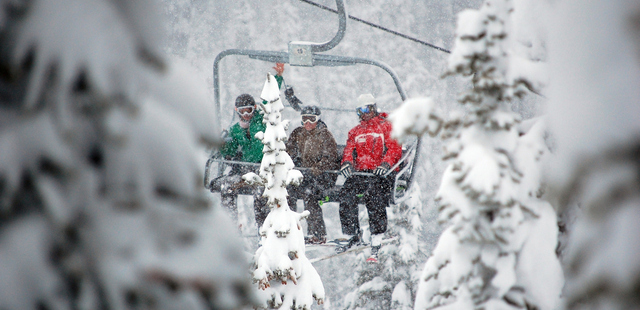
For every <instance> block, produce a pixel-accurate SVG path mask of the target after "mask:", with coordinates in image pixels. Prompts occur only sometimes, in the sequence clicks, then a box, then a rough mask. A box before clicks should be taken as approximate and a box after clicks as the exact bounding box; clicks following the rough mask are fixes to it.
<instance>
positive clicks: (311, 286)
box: [243, 73, 325, 310]
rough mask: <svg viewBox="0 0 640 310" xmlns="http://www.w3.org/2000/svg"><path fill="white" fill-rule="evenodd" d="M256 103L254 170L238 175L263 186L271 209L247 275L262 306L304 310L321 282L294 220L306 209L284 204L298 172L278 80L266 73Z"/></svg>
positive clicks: (320, 298)
mask: <svg viewBox="0 0 640 310" xmlns="http://www.w3.org/2000/svg"><path fill="white" fill-rule="evenodd" d="M260 98H261V99H262V100H264V101H265V102H266V103H263V104H259V107H260V110H261V113H263V114H264V121H265V122H266V125H267V128H266V129H265V132H264V133H262V132H259V133H257V134H256V137H258V139H260V140H261V141H262V143H263V144H264V148H263V151H262V152H263V154H264V157H263V158H262V163H261V165H260V175H256V174H255V173H253V172H251V173H248V174H246V175H244V176H243V179H245V181H247V182H248V183H249V184H260V185H263V186H264V187H265V189H264V194H263V196H264V197H267V198H268V202H267V203H268V205H269V207H270V208H271V211H270V212H269V215H268V216H267V218H266V219H265V222H264V224H263V225H262V227H260V236H261V238H262V240H261V241H260V242H261V246H260V248H258V250H257V251H256V254H255V257H254V263H255V270H254V271H253V280H254V282H257V283H258V287H259V288H260V289H261V290H263V291H264V292H263V294H260V299H261V302H262V305H261V306H262V307H268V308H274V309H287V310H288V309H310V307H311V305H312V304H313V300H314V299H316V300H317V301H318V304H322V303H323V302H324V298H325V296H324V286H323V285H322V280H321V279H320V275H318V272H317V271H316V270H315V268H313V266H312V265H311V262H309V259H307V257H306V256H305V245H304V233H303V231H302V227H301V225H300V220H301V219H303V218H305V217H307V216H308V215H309V211H304V212H302V213H297V212H294V211H291V209H289V205H288V204H287V189H286V187H287V185H290V184H291V185H299V184H300V182H301V181H302V173H300V171H298V170H294V169H293V168H294V164H293V161H292V160H291V157H289V154H287V152H286V146H285V142H286V140H287V134H286V128H287V127H288V125H289V121H286V120H285V121H282V120H281V111H282V110H283V109H284V106H283V104H282V101H281V100H280V91H279V88H278V83H277V82H276V79H275V77H274V76H273V75H271V74H270V73H267V80H266V82H265V84H264V88H263V90H262V94H261V95H260Z"/></svg>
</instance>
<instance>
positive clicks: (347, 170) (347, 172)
mask: <svg viewBox="0 0 640 310" xmlns="http://www.w3.org/2000/svg"><path fill="white" fill-rule="evenodd" d="M340 174H342V176H343V177H344V178H345V179H348V178H349V177H350V176H351V175H352V174H353V167H352V166H351V163H350V162H346V163H344V165H342V168H340Z"/></svg>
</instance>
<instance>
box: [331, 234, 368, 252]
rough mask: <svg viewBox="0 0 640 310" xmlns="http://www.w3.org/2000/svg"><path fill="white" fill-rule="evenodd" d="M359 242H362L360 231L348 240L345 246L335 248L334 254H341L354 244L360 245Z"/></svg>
mask: <svg viewBox="0 0 640 310" xmlns="http://www.w3.org/2000/svg"><path fill="white" fill-rule="evenodd" d="M361 240H362V231H359V232H358V234H357V235H355V236H352V237H351V238H349V242H347V244H345V245H339V246H336V253H342V252H344V251H346V250H348V249H350V248H351V247H352V246H354V245H356V244H360V241H361Z"/></svg>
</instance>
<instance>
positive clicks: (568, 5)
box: [548, 0, 640, 309]
mask: <svg viewBox="0 0 640 310" xmlns="http://www.w3.org/2000/svg"><path fill="white" fill-rule="evenodd" d="M577 8H579V9H577ZM556 10H557V11H556V12H555V14H554V15H553V16H552V19H551V22H550V24H549V29H550V30H552V31H549V33H550V38H549V44H548V46H549V55H550V56H553V57H549V58H550V61H549V62H550V63H549V65H550V68H551V77H552V80H551V81H552V83H551V85H550V86H551V88H550V90H549V92H548V94H549V98H550V99H549V101H550V103H549V107H548V112H549V115H550V120H551V128H552V133H553V135H554V138H555V141H556V145H557V157H556V160H555V161H554V162H553V165H552V169H550V174H551V185H552V186H550V188H553V189H557V192H556V193H555V194H556V198H558V200H559V202H560V203H559V206H560V208H561V210H562V211H563V212H567V211H571V212H574V211H573V210H571V209H570V208H573V206H576V205H577V206H579V207H578V208H577V211H575V213H577V215H578V216H577V218H576V220H575V223H573V224H572V225H569V226H568V230H569V238H568V242H567V248H566V251H565V252H564V253H563V261H564V265H565V273H566V277H567V284H566V287H565V292H564V295H565V296H566V297H565V298H564V299H565V301H566V302H565V308H566V309H638V308H640V225H638V219H640V119H639V118H638V116H639V115H640V104H639V103H640V88H639V87H638V85H640V27H638V25H640V5H638V2H636V1H605V0H600V1H589V2H588V3H586V2H582V1H573V0H571V1H562V2H561V3H558V5H557V7H556Z"/></svg>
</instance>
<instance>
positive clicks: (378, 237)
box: [367, 234, 384, 263]
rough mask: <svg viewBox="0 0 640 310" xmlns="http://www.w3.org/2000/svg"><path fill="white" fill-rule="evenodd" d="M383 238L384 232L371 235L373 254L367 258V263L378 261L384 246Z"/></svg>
mask: <svg viewBox="0 0 640 310" xmlns="http://www.w3.org/2000/svg"><path fill="white" fill-rule="evenodd" d="M383 238H384V235H383V234H375V235H371V256H369V258H367V263H377V262H378V251H380V247H381V246H382V239H383Z"/></svg>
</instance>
